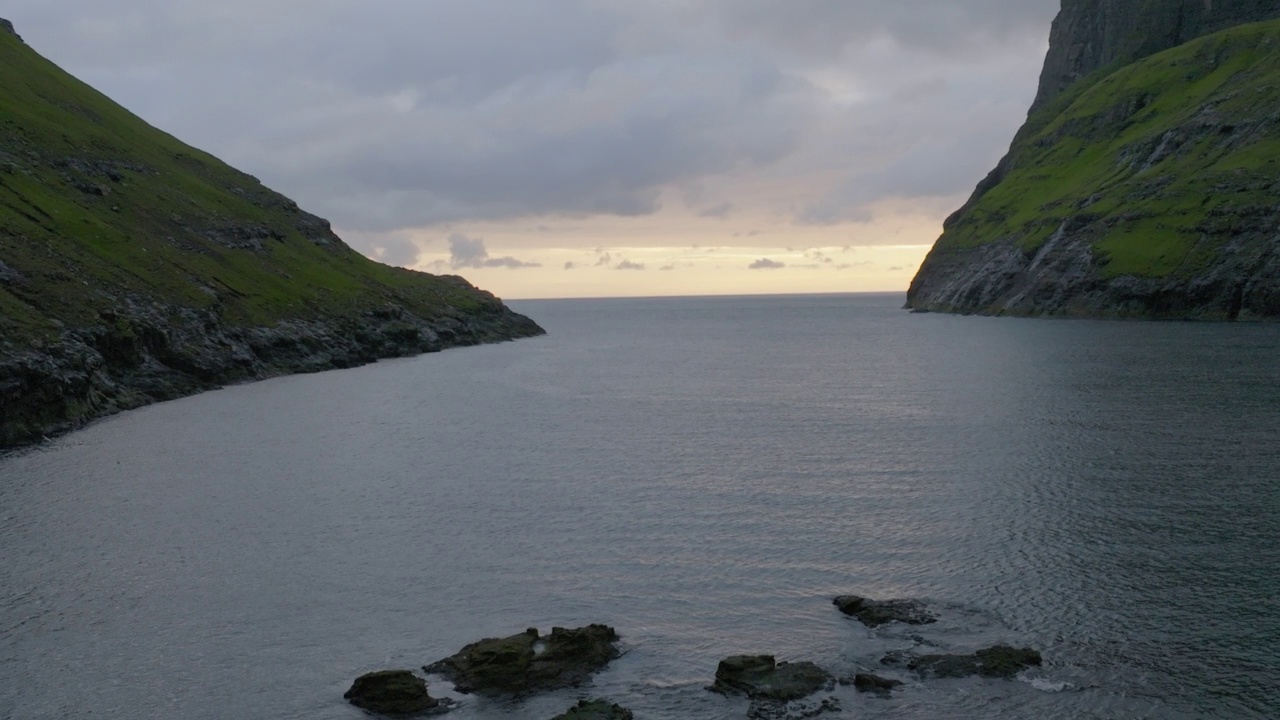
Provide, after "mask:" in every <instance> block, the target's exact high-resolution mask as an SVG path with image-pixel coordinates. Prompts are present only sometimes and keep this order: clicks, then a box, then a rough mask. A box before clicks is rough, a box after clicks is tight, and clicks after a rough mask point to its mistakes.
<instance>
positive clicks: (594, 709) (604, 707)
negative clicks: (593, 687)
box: [551, 700, 634, 720]
mask: <svg viewBox="0 0 1280 720" xmlns="http://www.w3.org/2000/svg"><path fill="white" fill-rule="evenodd" d="M633 717H634V716H633V715H632V714H631V711H630V710H628V709H626V708H624V707H622V706H621V705H617V704H614V703H611V702H609V701H608V700H579V701H578V704H577V705H574V706H573V707H571V708H569V710H568V712H566V713H564V714H563V715H557V716H555V717H553V718H551V720H632V718H633Z"/></svg>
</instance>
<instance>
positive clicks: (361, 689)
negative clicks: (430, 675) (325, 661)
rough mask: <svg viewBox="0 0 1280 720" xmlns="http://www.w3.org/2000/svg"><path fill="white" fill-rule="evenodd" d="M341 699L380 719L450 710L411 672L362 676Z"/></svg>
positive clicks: (378, 673)
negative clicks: (387, 716)
mask: <svg viewBox="0 0 1280 720" xmlns="http://www.w3.org/2000/svg"><path fill="white" fill-rule="evenodd" d="M342 697H344V698H346V699H347V700H348V701H350V702H351V704H352V705H355V706H356V707H358V708H360V709H361V710H368V711H369V712H372V713H377V714H379V715H400V716H404V715H421V714H425V713H428V712H433V711H443V710H445V709H447V708H448V705H447V704H443V703H441V701H440V700H437V699H436V698H433V697H431V696H430V695H429V694H427V682H426V681H425V680H423V679H422V678H420V677H418V676H416V675H414V674H413V673H411V672H409V671H408V670H382V671H379V672H371V673H368V674H367V675H361V676H360V677H358V678H356V681H355V683H354V684H352V686H351V689H350V690H348V691H347V692H346V694H344V695H343V696H342Z"/></svg>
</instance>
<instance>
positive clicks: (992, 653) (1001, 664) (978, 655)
mask: <svg viewBox="0 0 1280 720" xmlns="http://www.w3.org/2000/svg"><path fill="white" fill-rule="evenodd" d="M886 659H888V658H886ZM1040 663H1041V658H1040V653H1039V652H1037V651H1035V650H1032V649H1031V648H1015V647H1010V646H1008V645H996V646H994V647H989V648H986V649H985V650H979V651H977V652H975V653H973V654H972V655H921V656H919V657H917V658H914V659H912V660H910V661H908V663H907V668H908V669H910V670H915V671H916V672H918V673H920V674H921V675H926V676H932V677H944V678H955V677H968V676H970V675H981V676H982V677H989V678H1013V677H1015V676H1016V675H1017V674H1018V673H1020V672H1022V671H1023V670H1026V669H1028V668H1031V667H1038V666H1039V665H1040Z"/></svg>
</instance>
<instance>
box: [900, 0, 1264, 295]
mask: <svg viewBox="0 0 1280 720" xmlns="http://www.w3.org/2000/svg"><path fill="white" fill-rule="evenodd" d="M1277 17H1280V3H1275V2H1273V1H1270V0H1269V1H1267V2H1261V1H1259V0H1212V1H1209V0H1143V1H1141V2H1134V1H1133V0H1064V2H1063V7H1062V11H1061V12H1060V13H1059V16H1058V18H1057V19H1056V20H1055V21H1054V26H1053V31H1052V34H1051V38H1050V50H1049V54H1048V57H1047V58H1046V62H1045V68H1044V71H1043V73H1042V78H1041V84H1040V89H1039V94H1038V96H1037V99H1036V102H1035V105H1034V106H1033V107H1032V110H1031V112H1030V114H1029V116H1028V120H1027V123H1026V125H1024V126H1023V128H1022V129H1021V130H1020V131H1019V132H1018V134H1017V136H1016V137H1015V139H1014V141H1013V144H1012V147H1011V148H1010V151H1009V154H1008V155H1007V156H1006V157H1005V158H1004V159H1003V160H1001V162H1000V163H999V165H998V166H997V167H996V169H995V170H993V171H992V173H991V174H990V175H989V176H988V177H987V178H986V179H985V180H983V182H981V183H980V184H979V185H978V188H977V189H976V190H975V192H974V194H973V196H972V197H971V198H970V200H969V201H968V202H967V203H966V204H965V206H964V207H962V208H961V209H960V210H959V211H957V212H956V213H955V214H954V215H952V216H951V217H950V218H948V220H947V222H946V223H945V225H944V232H943V235H942V237H941V238H940V239H939V240H938V242H937V244H936V245H935V246H934V248H933V250H932V251H931V252H930V254H929V256H928V258H926V260H925V262H924V264H923V265H922V267H921V269H920V272H919V273H918V274H917V276H916V278H915V280H914V281H913V282H912V285H911V289H910V290H909V292H908V298H907V307H908V308H912V309H916V310H928V311H939V312H958V313H983V314H1013V315H1066V316H1085V317H1133V318H1195V319H1267V318H1280V253H1278V252H1277V250H1280V21H1277V20H1276V19H1275V18H1277Z"/></svg>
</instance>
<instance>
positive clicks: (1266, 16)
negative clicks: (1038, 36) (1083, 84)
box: [1032, 0, 1280, 111]
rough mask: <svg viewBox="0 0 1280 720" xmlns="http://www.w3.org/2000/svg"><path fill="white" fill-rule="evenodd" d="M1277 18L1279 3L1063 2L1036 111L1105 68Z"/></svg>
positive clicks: (1216, 0)
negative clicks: (1229, 29)
mask: <svg viewBox="0 0 1280 720" xmlns="http://www.w3.org/2000/svg"><path fill="white" fill-rule="evenodd" d="M1274 18H1280V2H1276V0H1063V3H1062V11H1061V12H1060V13H1059V14H1058V17H1057V19H1055V20H1054V21H1053V29H1052V31H1051V32H1050V35H1049V54H1048V56H1047V57H1046V58H1045V63H1044V71H1043V72H1042V73H1041V75H1040V90H1039V93H1038V94H1037V95H1036V101H1035V103H1034V104H1033V105H1032V110H1033V111H1034V110H1036V109H1039V108H1041V107H1043V106H1044V105H1045V104H1047V103H1048V102H1050V101H1051V100H1053V99H1054V98H1056V97H1057V96H1058V95H1059V94H1061V93H1062V91H1063V90H1066V89H1067V88H1068V87H1070V86H1071V85H1073V84H1074V83H1075V82H1076V81H1078V80H1080V79H1082V78H1084V77H1086V76H1088V75H1090V74H1091V73H1093V72H1096V71H1098V70H1101V69H1103V68H1106V67H1110V66H1120V65H1127V64H1129V63H1131V62H1134V61H1136V60H1141V59H1142V58H1145V57H1148V56H1150V55H1154V54H1156V53H1158V52H1160V51H1162V50H1168V49H1170V48H1174V47H1177V46H1179V45H1182V44H1183V43H1186V42H1188V41H1191V40H1194V39H1195V38H1198V37H1203V36H1205V35H1209V34H1212V33H1215V32H1218V31H1221V30H1226V29H1227V28H1232V27H1236V26H1237V25H1244V24H1246V23H1252V22H1260V21H1263V20H1271V19H1274Z"/></svg>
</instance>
